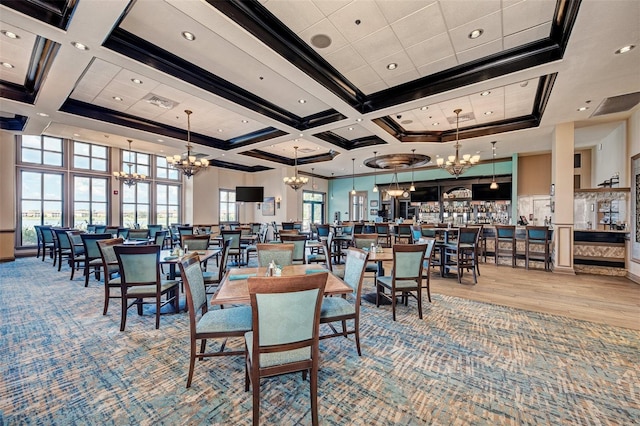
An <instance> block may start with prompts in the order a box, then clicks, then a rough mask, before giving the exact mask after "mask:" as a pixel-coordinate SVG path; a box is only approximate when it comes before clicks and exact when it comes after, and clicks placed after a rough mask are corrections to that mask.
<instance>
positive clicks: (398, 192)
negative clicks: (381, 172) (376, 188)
mask: <svg viewBox="0 0 640 426" xmlns="http://www.w3.org/2000/svg"><path fill="white" fill-rule="evenodd" d="M394 181H395V183H396V186H395V187H394V186H393V182H394ZM387 194H389V196H391V197H400V196H402V194H404V189H402V188H400V184H399V183H398V169H397V167H394V168H393V177H392V178H391V183H390V184H389V189H387Z"/></svg>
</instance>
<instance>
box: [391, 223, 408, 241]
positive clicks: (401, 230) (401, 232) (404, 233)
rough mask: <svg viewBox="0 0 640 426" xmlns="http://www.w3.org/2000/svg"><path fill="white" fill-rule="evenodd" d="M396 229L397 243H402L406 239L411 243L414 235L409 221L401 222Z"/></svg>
mask: <svg viewBox="0 0 640 426" xmlns="http://www.w3.org/2000/svg"><path fill="white" fill-rule="evenodd" d="M394 230H395V236H394V237H395V239H394V241H395V243H396V244H398V243H402V241H403V240H404V241H406V244H411V240H412V238H413V235H412V233H411V225H410V224H408V223H401V224H399V225H396V226H395V227H394Z"/></svg>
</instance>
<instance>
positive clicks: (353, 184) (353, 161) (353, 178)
mask: <svg viewBox="0 0 640 426" xmlns="http://www.w3.org/2000/svg"><path fill="white" fill-rule="evenodd" d="M351 195H356V159H355V158H352V159H351Z"/></svg>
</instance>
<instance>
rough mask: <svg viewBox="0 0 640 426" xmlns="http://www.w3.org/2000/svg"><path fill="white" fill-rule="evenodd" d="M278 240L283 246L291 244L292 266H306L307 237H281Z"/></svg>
mask: <svg viewBox="0 0 640 426" xmlns="http://www.w3.org/2000/svg"><path fill="white" fill-rule="evenodd" d="M280 240H281V241H282V242H283V243H284V244H293V257H292V258H291V261H292V262H293V263H294V264H300V263H302V264H306V263H307V259H306V256H305V254H306V251H307V236H306V235H281V236H280Z"/></svg>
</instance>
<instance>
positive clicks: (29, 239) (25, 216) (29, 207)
mask: <svg viewBox="0 0 640 426" xmlns="http://www.w3.org/2000/svg"><path fill="white" fill-rule="evenodd" d="M41 207H42V206H41V204H40V201H23V202H22V206H21V210H22V217H21V222H22V224H21V234H20V237H21V238H22V240H21V241H22V245H29V244H36V243H37V238H36V232H35V228H34V226H35V225H40V224H42V216H41V210H40V209H41Z"/></svg>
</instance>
